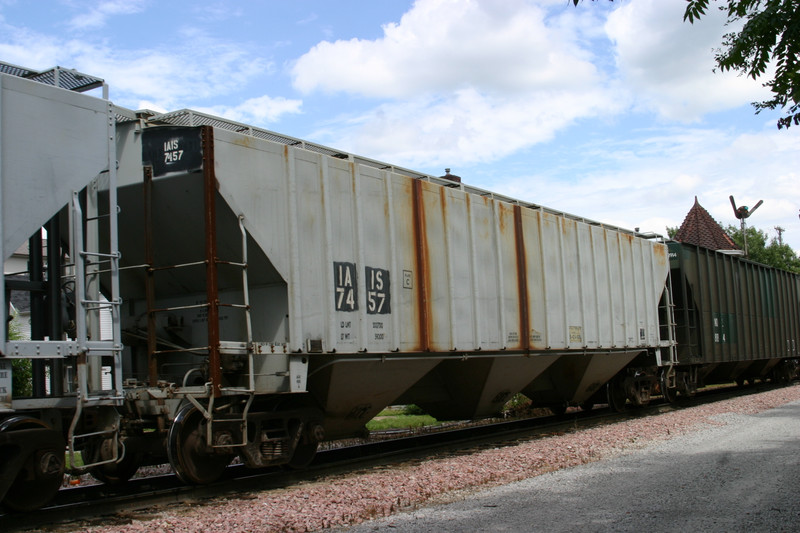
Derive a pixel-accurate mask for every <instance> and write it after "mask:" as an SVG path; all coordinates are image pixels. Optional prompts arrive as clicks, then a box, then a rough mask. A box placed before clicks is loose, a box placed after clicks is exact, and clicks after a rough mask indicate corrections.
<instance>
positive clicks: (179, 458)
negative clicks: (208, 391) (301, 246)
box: [167, 404, 232, 484]
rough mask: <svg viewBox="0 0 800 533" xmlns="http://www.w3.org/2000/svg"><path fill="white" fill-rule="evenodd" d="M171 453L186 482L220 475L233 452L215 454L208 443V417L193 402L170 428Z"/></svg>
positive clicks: (177, 472)
mask: <svg viewBox="0 0 800 533" xmlns="http://www.w3.org/2000/svg"><path fill="white" fill-rule="evenodd" d="M167 443H168V447H167V455H168V456H169V462H170V464H171V465H172V468H174V469H175V473H176V474H177V475H178V477H179V478H180V479H181V480H182V481H183V482H184V483H197V484H206V483H212V482H214V481H216V480H217V479H219V477H220V476H221V475H222V473H223V472H225V468H227V466H228V464H229V463H230V462H231V459H232V457H231V455H230V454H215V453H213V452H214V450H213V448H210V447H209V446H208V445H207V444H206V419H205V417H203V413H201V412H200V411H198V410H197V408H196V407H194V406H193V405H192V404H186V405H185V406H184V407H182V408H181V409H180V410H179V411H178V414H177V415H175V420H174V421H173V423H172V426H170V428H169V434H168V436H167Z"/></svg>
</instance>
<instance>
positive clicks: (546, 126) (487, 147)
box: [292, 0, 620, 166]
mask: <svg viewBox="0 0 800 533" xmlns="http://www.w3.org/2000/svg"><path fill="white" fill-rule="evenodd" d="M547 4H549V5H552V6H556V7H554V11H553V12H552V13H551V12H548V11H547V10H546V9H545V7H546V5H547ZM596 17H597V13H596V12H595V11H592V10H585V11H578V10H575V9H574V8H571V7H569V6H566V5H565V4H564V3H563V2H560V1H559V2H531V1H524V0H512V1H507V2H493V1H489V0H444V1H441V0H418V1H417V2H415V3H414V5H413V7H412V8H411V9H410V10H409V11H408V12H407V13H406V14H405V15H403V17H402V18H401V20H400V22H398V23H392V24H388V25H385V26H384V27H383V36H382V37H381V38H379V39H375V40H365V39H352V40H349V41H336V42H322V43H319V44H318V45H316V46H315V47H314V48H312V49H311V50H310V51H309V52H307V53H306V54H305V55H303V56H302V57H300V58H299V59H298V60H297V61H296V63H295V65H294V67H293V69H292V76H293V82H294V85H295V86H296V87H297V88H298V89H300V90H301V91H303V92H305V93H311V92H324V93H336V92H344V93H348V94H351V95H355V96H365V97H368V98H378V99H382V100H378V101H377V104H376V106H375V107H374V108H372V109H370V110H368V111H366V112H363V113H361V114H360V115H359V116H355V117H354V116H348V117H342V118H340V119H339V120H337V121H336V122H335V123H333V124H332V125H331V130H330V131H326V130H324V129H320V130H318V131H317V132H316V133H315V134H314V137H315V138H316V139H318V140H321V141H322V142H327V143H334V144H336V146H339V147H342V148H344V149H348V150H354V151H358V152H359V153H367V154H370V156H371V157H375V158H386V159H390V160H392V161H394V162H396V163H398V164H401V165H405V166H415V165H424V166H430V165H432V164H435V165H439V166H441V165H442V164H446V163H448V162H452V161H455V160H458V161H460V162H462V163H464V162H479V161H490V160H493V159H497V158H500V157H503V156H506V155H508V154H510V153H513V152H515V151H517V150H519V149H521V148H524V147H526V146H530V145H532V144H535V143H537V142H542V141H544V140H547V139H550V138H552V136H553V135H554V133H555V132H556V131H558V130H560V129H562V128H564V127H565V126H567V125H568V124H570V123H572V122H573V121H575V120H576V119H579V118H582V117H587V116H597V115H602V114H608V113H611V112H616V111H618V110H619V106H620V100H619V98H615V97H614V96H615V93H613V92H612V91H611V90H609V89H608V88H607V84H606V81H605V76H604V74H603V73H602V72H601V71H599V70H598V69H597V68H596V67H595V66H594V65H593V64H592V55H591V54H590V53H589V52H587V51H586V50H585V49H583V48H582V46H581V42H580V41H581V39H584V40H585V39H587V37H586V35H585V34H582V33H581V31H579V29H580V28H589V27H590V26H589V25H588V24H585V23H584V24H581V21H582V20H583V19H582V18H588V19H595V18H596ZM564 28H570V31H563V30H564ZM592 31H593V32H595V33H597V32H596V30H592Z"/></svg>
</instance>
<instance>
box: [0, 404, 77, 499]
mask: <svg viewBox="0 0 800 533" xmlns="http://www.w3.org/2000/svg"><path fill="white" fill-rule="evenodd" d="M23 430H34V431H33V432H29V433H28V435H29V436H30V438H28V437H27V436H26V438H25V439H23V440H22V441H21V442H20V445H21V450H20V454H19V456H17V459H18V460H21V461H22V468H21V469H20V470H19V471H18V472H17V476H16V478H15V479H14V482H13V483H12V484H11V486H10V487H9V489H8V491H7V492H6V495H5V497H4V498H3V505H4V506H5V507H6V508H8V509H10V510H13V511H32V510H34V509H38V508H39V507H42V506H44V505H46V504H47V503H48V502H49V501H50V500H52V499H53V497H54V496H55V495H56V493H57V492H58V489H60V488H61V484H62V483H63V481H64V447H65V443H64V439H63V437H62V436H61V434H59V433H58V432H57V431H55V430H54V429H52V428H51V427H50V426H49V425H47V424H46V423H45V422H42V421H41V420H38V419H36V418H29V417H26V416H14V417H11V418H7V419H6V420H3V421H2V422H0V433H5V432H10V431H23Z"/></svg>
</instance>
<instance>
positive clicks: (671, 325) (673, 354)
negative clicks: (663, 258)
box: [658, 271, 678, 386]
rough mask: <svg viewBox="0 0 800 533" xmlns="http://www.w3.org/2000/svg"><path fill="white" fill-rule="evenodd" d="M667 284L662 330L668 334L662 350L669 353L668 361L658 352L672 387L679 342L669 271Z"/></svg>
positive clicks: (662, 307)
mask: <svg viewBox="0 0 800 533" xmlns="http://www.w3.org/2000/svg"><path fill="white" fill-rule="evenodd" d="M666 281H667V283H666V285H665V287H664V297H663V298H662V300H661V301H662V305H661V306H660V308H661V310H662V315H663V316H664V321H665V324H663V325H662V328H663V329H664V330H666V331H665V333H666V337H667V338H666V339H663V338H662V339H661V348H665V349H666V351H667V359H666V360H665V359H663V358H662V357H661V351H660V350H659V352H658V366H659V367H667V368H666V373H667V374H666V375H667V381H668V383H669V385H670V386H674V385H675V365H677V364H678V342H677V323H676V321H675V304H674V302H673V299H672V273H671V272H669V271H667V280H666Z"/></svg>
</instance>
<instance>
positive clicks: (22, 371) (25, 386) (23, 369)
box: [8, 322, 33, 396]
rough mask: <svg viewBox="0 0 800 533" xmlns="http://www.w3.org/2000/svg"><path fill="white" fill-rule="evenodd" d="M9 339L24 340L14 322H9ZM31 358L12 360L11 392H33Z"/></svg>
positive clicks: (24, 394) (21, 393) (20, 394)
mask: <svg viewBox="0 0 800 533" xmlns="http://www.w3.org/2000/svg"><path fill="white" fill-rule="evenodd" d="M8 340H12V341H13V340H22V335H21V334H20V332H19V330H17V328H16V326H15V325H14V323H13V322H9V323H8ZM31 366H32V365H31V361H30V359H12V360H11V393H12V394H13V395H14V396H30V395H32V394H33V382H32V379H33V371H32V368H31Z"/></svg>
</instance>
